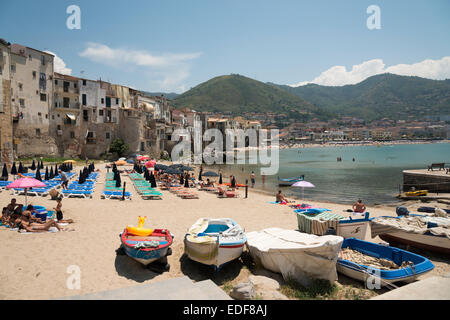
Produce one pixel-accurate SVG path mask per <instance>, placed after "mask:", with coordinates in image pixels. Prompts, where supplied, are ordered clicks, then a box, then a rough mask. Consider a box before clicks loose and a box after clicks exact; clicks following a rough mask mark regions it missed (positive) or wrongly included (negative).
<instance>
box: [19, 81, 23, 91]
mask: <svg viewBox="0 0 450 320" xmlns="http://www.w3.org/2000/svg"><path fill="white" fill-rule="evenodd" d="M22 89H23V84H21V83H20V82H19V91H22Z"/></svg>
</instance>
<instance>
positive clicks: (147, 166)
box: [144, 160, 156, 168]
mask: <svg viewBox="0 0 450 320" xmlns="http://www.w3.org/2000/svg"><path fill="white" fill-rule="evenodd" d="M155 164H156V161H155V160H149V161H147V162H146V163H145V164H144V166H145V167H146V168H153V167H154V166H155Z"/></svg>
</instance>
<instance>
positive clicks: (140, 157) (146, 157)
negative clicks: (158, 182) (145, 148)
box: [136, 156, 150, 161]
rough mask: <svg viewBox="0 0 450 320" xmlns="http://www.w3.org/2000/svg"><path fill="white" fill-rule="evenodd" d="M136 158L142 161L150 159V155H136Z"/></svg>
mask: <svg viewBox="0 0 450 320" xmlns="http://www.w3.org/2000/svg"><path fill="white" fill-rule="evenodd" d="M136 159H137V160H139V161H144V160H150V157H149V156H138V157H136Z"/></svg>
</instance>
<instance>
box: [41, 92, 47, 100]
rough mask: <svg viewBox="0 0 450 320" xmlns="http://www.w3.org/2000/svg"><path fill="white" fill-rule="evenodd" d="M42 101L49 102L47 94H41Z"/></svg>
mask: <svg viewBox="0 0 450 320" xmlns="http://www.w3.org/2000/svg"><path fill="white" fill-rule="evenodd" d="M41 101H47V95H46V94H45V93H41Z"/></svg>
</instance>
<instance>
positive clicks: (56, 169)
mask: <svg viewBox="0 0 450 320" xmlns="http://www.w3.org/2000/svg"><path fill="white" fill-rule="evenodd" d="M57 175H58V164H55V176H57Z"/></svg>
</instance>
